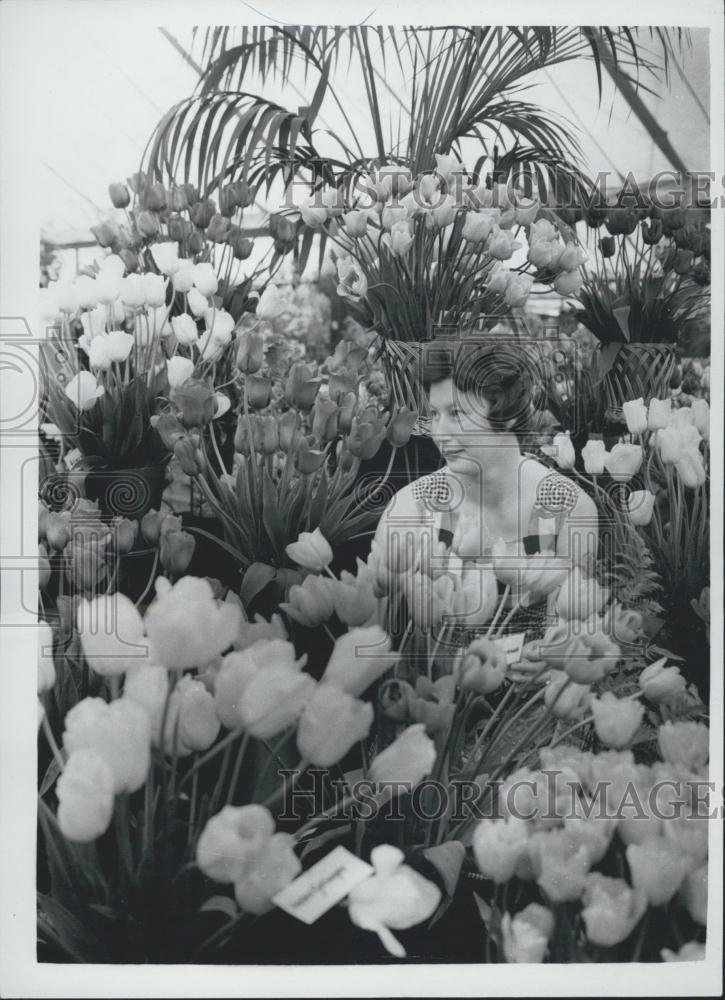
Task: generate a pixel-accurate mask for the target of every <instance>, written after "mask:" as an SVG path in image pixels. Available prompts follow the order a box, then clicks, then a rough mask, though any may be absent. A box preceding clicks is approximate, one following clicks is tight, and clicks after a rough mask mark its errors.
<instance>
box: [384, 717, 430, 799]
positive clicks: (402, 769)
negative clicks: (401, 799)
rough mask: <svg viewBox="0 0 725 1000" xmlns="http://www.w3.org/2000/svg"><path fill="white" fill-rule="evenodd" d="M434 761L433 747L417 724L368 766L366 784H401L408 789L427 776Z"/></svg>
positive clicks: (405, 730)
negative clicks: (368, 781) (371, 782)
mask: <svg viewBox="0 0 725 1000" xmlns="http://www.w3.org/2000/svg"><path fill="white" fill-rule="evenodd" d="M435 759H436V748H435V743H434V742H433V740H432V739H431V738H430V736H427V735H426V732H425V726H424V725H422V724H421V723H416V724H415V725H412V726H408V728H407V729H404V730H403V732H402V733H401V734H400V736H398V738H397V739H396V740H394V741H393V742H392V743H391V744H390V746H388V747H386V748H385V750H382V751H381V752H380V753H379V754H378V755H377V757H375V758H374V759H373V761H372V763H371V764H370V772H369V774H370V780H371V781H375V782H377V783H378V784H383V785H384V784H389V783H391V782H392V783H396V784H397V783H399V782H404V783H405V784H406V786H407V787H408V789H411V790H412V788H413V787H414V786H415V785H417V784H418V783H419V782H420V781H422V780H423V778H424V777H425V776H426V775H427V774H430V772H431V771H432V770H433V765H434V764H435Z"/></svg>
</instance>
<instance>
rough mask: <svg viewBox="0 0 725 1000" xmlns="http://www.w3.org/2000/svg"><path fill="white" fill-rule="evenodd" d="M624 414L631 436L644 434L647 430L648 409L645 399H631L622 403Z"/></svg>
mask: <svg viewBox="0 0 725 1000" xmlns="http://www.w3.org/2000/svg"><path fill="white" fill-rule="evenodd" d="M622 412H623V414H624V419H625V422H626V424H627V430H628V431H629V433H630V434H644V432H645V431H646V430H647V407H646V406H645V405H644V399H643V398H642V397H641V396H640V397H639V399H630V400H628V401H627V402H626V403H622Z"/></svg>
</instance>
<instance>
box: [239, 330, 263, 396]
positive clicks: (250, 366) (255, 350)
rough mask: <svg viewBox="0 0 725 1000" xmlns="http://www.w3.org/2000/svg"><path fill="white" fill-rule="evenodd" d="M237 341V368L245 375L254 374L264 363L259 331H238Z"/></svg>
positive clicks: (261, 337)
mask: <svg viewBox="0 0 725 1000" xmlns="http://www.w3.org/2000/svg"><path fill="white" fill-rule="evenodd" d="M238 343H239V347H238V349H237V368H238V369H239V370H240V371H241V372H244V374H245V375H253V374H255V373H256V372H258V371H259V369H260V368H261V367H262V364H263V363H264V337H263V336H262V334H261V333H254V332H252V331H251V330H245V331H244V332H242V333H240V335H239V339H238ZM265 405H266V404H265Z"/></svg>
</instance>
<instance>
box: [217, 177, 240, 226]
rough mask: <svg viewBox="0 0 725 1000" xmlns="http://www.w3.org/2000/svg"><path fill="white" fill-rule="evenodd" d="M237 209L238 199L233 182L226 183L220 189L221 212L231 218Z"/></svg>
mask: <svg viewBox="0 0 725 1000" xmlns="http://www.w3.org/2000/svg"><path fill="white" fill-rule="evenodd" d="M236 210H237V200H236V196H235V192H234V188H233V187H232V185H231V184H225V185H224V187H223V188H220V190H219V212H220V213H221V215H223V216H225V217H226V218H228V219H230V218H231V217H232V216H233V215H234V213H235V212H236Z"/></svg>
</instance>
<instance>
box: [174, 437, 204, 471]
mask: <svg viewBox="0 0 725 1000" xmlns="http://www.w3.org/2000/svg"><path fill="white" fill-rule="evenodd" d="M174 458H175V459H176V461H177V462H178V463H179V465H180V467H181V471H182V472H183V473H184V474H185V475H187V476H192V477H194V476H198V475H200V474H201V473H202V472H203V471H204V458H203V456H202V454H201V451H200V450H199V448H197V447H196V445H195V444H194V442H193V441H192V440H191V438H189V437H184V438H180V439H179V440H178V441H177V442H176V444H175V445H174Z"/></svg>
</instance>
